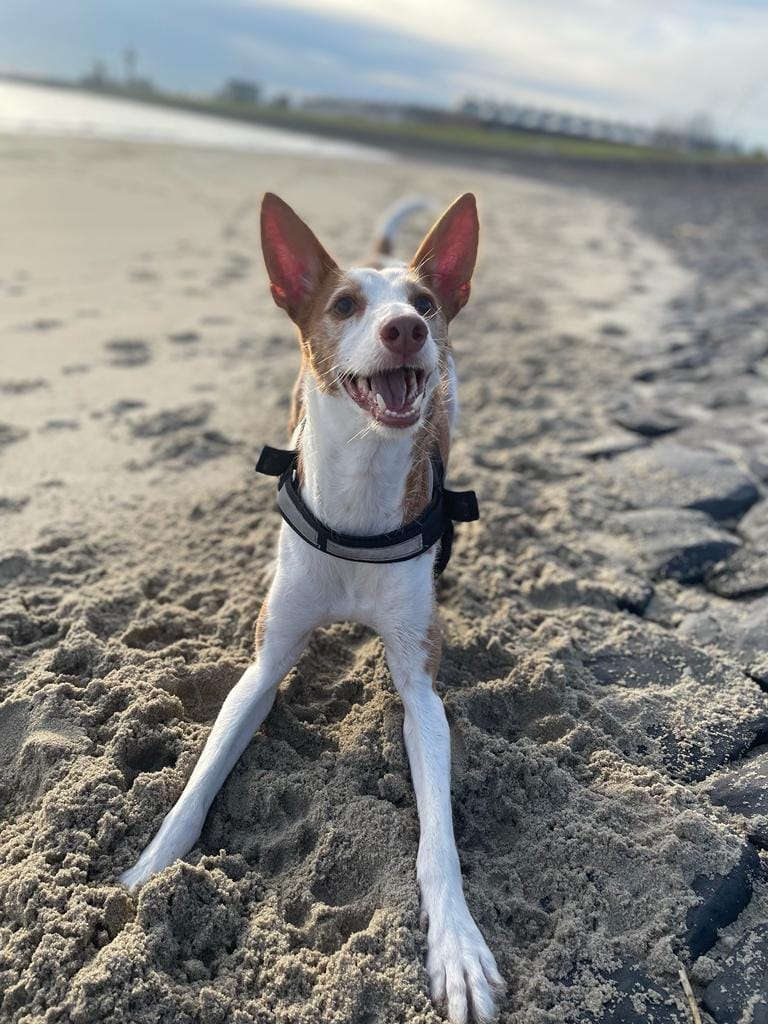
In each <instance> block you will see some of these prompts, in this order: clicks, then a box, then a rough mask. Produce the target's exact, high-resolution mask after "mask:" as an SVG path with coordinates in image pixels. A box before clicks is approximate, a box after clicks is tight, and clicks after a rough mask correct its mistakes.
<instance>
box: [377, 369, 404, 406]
mask: <svg viewBox="0 0 768 1024" xmlns="http://www.w3.org/2000/svg"><path fill="white" fill-rule="evenodd" d="M371 388H372V389H373V391H374V393H375V392H378V393H379V394H380V395H381V397H382V398H383V399H384V404H385V405H386V407H387V408H388V409H391V410H392V412H402V411H403V409H405V396H406V394H407V392H408V387H407V385H406V382H405V371H404V370H390V371H389V372H387V373H375V374H374V375H373V376H372V377H371Z"/></svg>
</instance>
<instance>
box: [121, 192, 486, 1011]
mask: <svg viewBox="0 0 768 1024" xmlns="http://www.w3.org/2000/svg"><path fill="white" fill-rule="evenodd" d="M402 213H403V211H402V210H401V211H400V215H395V216H394V217H393V218H391V220H390V224H389V226H388V227H387V228H385V230H384V231H383V232H382V233H381V235H380V238H379V241H378V245H376V246H375V255H374V257H373V258H372V259H370V260H369V261H367V262H366V264H365V265H363V266H362V267H357V268H354V269H351V270H342V269H341V268H340V267H339V266H338V265H337V264H336V262H335V261H334V259H333V258H332V257H331V256H330V255H329V254H328V252H327V251H326V250H325V249H324V248H323V246H322V245H321V244H320V242H319V241H318V239H317V238H316V237H315V235H314V234H313V233H312V231H311V230H310V228H309V227H308V226H307V225H306V224H305V223H304V221H302V220H301V219H300V218H299V217H298V215H297V214H296V213H295V212H294V211H293V210H292V209H291V207H290V206H288V205H287V204H286V203H285V202H283V200H281V199H280V198H278V197H277V196H275V195H273V194H271V193H268V194H267V195H266V196H265V197H264V200H263V203H262V208H261V238H262V249H263V253H264V259H265V263H266V268H267V273H268V276H269V281H270V287H271V291H272V296H273V298H274V301H275V302H276V303H277V305H278V306H279V307H281V308H282V309H284V310H285V311H286V313H287V314H288V316H289V317H290V318H291V319H292V320H293V321H294V323H295V324H296V326H297V327H298V333H299V342H300V347H301V359H302V362H301V370H300V373H299V378H298V381H297V385H296V387H295V389H294V393H293V403H292V410H291V430H292V450H291V451H285V452H281V451H279V450H277V449H265V451H264V453H262V458H261V459H260V466H259V467H257V468H261V469H262V470H263V471H264V472H268V473H272V474H274V475H279V476H280V488H279V491H278V503H279V505H280V510H281V513H282V515H283V519H284V522H283V523H282V524H281V532H280V539H279V546H278V558H277V565H276V569H275V575H274V577H273V579H272V583H271V586H270V589H269V591H268V594H267V598H266V600H265V601H264V603H263V605H262V607H261V610H260V613H259V616H258V620H257V624H256V632H255V656H254V661H253V663H252V664H251V665H250V666H249V667H248V668H247V669H246V671H245V673H244V674H243V676H242V677H241V679H240V680H239V682H238V683H237V684H236V686H235V687H234V688H233V689H232V691H231V692H230V693H229V695H228V696H227V698H226V700H225V701H224V704H223V705H222V708H221V711H220V712H219V715H218V717H217V718H216V721H215V723H214V725H213V728H212V729H211V733H210V735H209V737H208V740H207V742H206V745H205V748H204V750H203V752H202V754H201V756H200V759H199V761H198V763H197V765H196V767H195V769H194V771H193V772H192V775H191V777H190V779H189V782H188V783H187V785H186V787H185V789H184V791H183V793H182V794H181V796H180V797H179V799H178V801H177V802H176V804H175V805H174V806H173V808H172V809H171V810H170V812H169V813H168V814H167V815H166V817H165V819H164V820H163V822H162V824H161V826H160V829H159V831H158V832H157V834H156V835H155V837H154V839H152V841H151V842H150V843H149V845H148V846H147V847H146V849H145V850H144V852H143V853H142V854H141V856H140V857H139V859H138V861H137V862H136V864H135V865H134V866H133V867H132V868H131V869H130V870H128V871H126V872H125V873H124V874H123V875H122V876H121V881H122V882H123V883H124V884H125V885H126V886H127V887H128V888H129V889H130V890H135V889H137V888H138V887H139V886H141V885H142V884H143V883H144V882H146V881H147V879H148V878H150V876H152V875H153V874H155V873H156V872H158V871H160V870H162V869H163V868H165V867H167V866H168V865H169V864H171V863H172V862H173V861H175V860H177V859H178V858H179V857H182V856H183V855H184V854H185V853H187V852H188V851H189V849H190V848H191V847H192V846H193V844H194V843H195V841H196V840H197V839H198V837H199V835H200V832H201V831H202V828H203V823H204V821H205V817H206V814H207V813H208V810H209V808H210V806H211V803H212V801H213V799H214V797H215V795H216V793H217V792H218V790H219V789H220V787H221V785H222V783H223V782H224V780H225V779H226V777H227V776H228V775H229V773H230V772H231V770H232V768H233V767H234V765H235V763H236V762H237V760H238V758H239V757H240V755H241V754H242V753H243V751H244V750H245V748H246V746H247V745H248V743H249V742H250V740H251V738H252V736H253V734H254V732H255V730H256V729H257V728H258V727H259V725H260V724H261V723H262V722H263V721H264V719H265V717H266V716H267V714H268V713H269V710H270V708H271V706H272V703H273V701H274V699H275V694H276V692H277V687H278V685H279V683H280V681H281V680H282V678H283V677H284V676H285V674H286V673H287V672H288V671H289V670H290V669H291V668H292V667H293V665H294V664H295V663H296V661H297V659H298V658H299V655H300V654H301V652H302V651H303V650H304V648H305V646H306V644H307V642H308V640H309V637H310V634H311V633H312V631H313V630H314V629H315V628H317V627H320V626H325V625H329V624H330V623H333V622H338V621H355V622H359V623H362V624H364V625H366V626H368V627H370V628H372V629H373V630H375V631H376V632H378V634H379V635H380V636H381V638H382V640H383V643H384V648H385V653H386V658H387V663H388V665H389V669H390V671H391V674H392V679H393V682H394V685H395V688H396V689H397V692H398V694H399V695H400V697H401V699H402V702H403V707H404V723H403V736H404V740H405V747H406V750H407V754H408V758H409V762H410V768H411V775H412V779H413V786H414V790H415V795H416V804H417V808H418V814H419V823H420V839H419V846H418V854H417V858H416V874H417V881H418V886H419V892H420V901H421V911H422V924H423V926H424V928H425V929H426V932H427V949H428V952H427V973H428V976H429V985H430V993H431V996H432V999H433V1000H434V1001H435V1003H437V1004H438V1005H441V1006H444V1007H445V1009H446V1011H447V1016H448V1019H449V1020H450V1021H451V1022H453V1024H464V1022H465V1021H467V1020H468V1019H470V1018H474V1019H475V1020H476V1021H478V1022H485V1021H489V1020H491V1019H492V1018H493V1017H494V1015H495V1012H496V1001H497V998H498V996H499V995H500V993H501V992H502V991H503V987H504V983H503V981H502V978H501V976H500V974H499V971H498V969H497V966H496V962H495V960H494V957H493V955H492V953H491V952H490V950H489V948H488V946H487V944H486V942H485V940H484V938H483V936H482V935H481V933H480V930H479V929H478V927H477V925H476V924H475V922H474V920H473V918H472V916H471V914H470V912H469V909H468V907H467V904H466V901H465V898H464V893H463V889H462V880H461V871H460V866H459V858H458V854H457V851H456V843H455V839H454V833H453V823H452V815H451V794H450V770H451V764H450V736H449V729H448V722H447V719H446V715H445V710H444V708H443V703H442V701H441V699H440V697H439V696H438V694H437V692H436V690H435V680H436V676H437V671H438V665H439V661H440V651H441V640H440V627H439V622H438V613H437V606H436V597H435V568H436V566H437V567H440V566H441V564H442V563H444V562H445V560H446V557H447V554H449V553H450V529H449V528H450V526H451V519H452V518H458V519H461V518H465V519H471V518H475V517H476V516H475V514H473V512H472V510H471V508H469V509H468V508H467V503H469V505H470V506H471V503H472V498H473V496H472V495H471V492H468V493H465V494H463V495H457V494H456V493H455V492H449V491H447V490H445V489H444V485H443V474H444V472H445V467H447V465H448V455H449V448H450V442H451V435H452V433H453V430H454V428H455V424H456V417H457V412H458V402H457V394H456V391H457V380H456V369H455V360H454V356H453V354H452V351H451V346H450V343H449V340H448V326H449V323H450V321H452V320H453V318H454V317H455V316H456V315H457V314H458V313H459V311H460V310H461V309H462V307H463V306H464V305H465V303H466V302H467V299H468V298H469V293H470V284H471V279H472V273H473V270H474V267H475V260H476V255H477V245H478V234H479V223H478V216H477V208H476V203H475V198H474V196H473V195H472V194H470V193H466V194H465V195H462V196H460V197H459V198H458V199H456V201H455V202H454V203H453V204H452V205H451V206H450V207H449V208H448V209H447V210H446V211H445V213H444V214H443V215H442V216H441V217H440V218H439V219H438V220H437V222H436V223H435V225H434V226H433V227H432V229H431V230H430V231H429V232H428V234H427V235H426V237H425V238H424V240H423V242H422V243H421V245H420V246H419V248H418V251H417V252H416V255H415V257H414V258H413V260H412V261H411V263H410V264H407V265H406V264H404V263H398V262H396V261H394V260H393V259H392V258H391V257H390V253H391V248H392V235H393V229H394V225H396V223H397V222H398V216H399V220H402V219H403V217H402ZM462 510H463V512H465V513H466V514H464V515H462Z"/></svg>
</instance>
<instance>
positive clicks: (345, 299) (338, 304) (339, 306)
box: [333, 295, 357, 320]
mask: <svg viewBox="0 0 768 1024" xmlns="http://www.w3.org/2000/svg"><path fill="white" fill-rule="evenodd" d="M356 309H357V306H356V305H355V300H354V299H351V298H350V297H349V296H348V295H342V296H341V298H340V299H336V301H335V302H334V304H333V312H334V313H335V314H336V316H340V317H341V318H342V320H346V318H347V317H348V316H352V314H353V313H354V312H355V310H356Z"/></svg>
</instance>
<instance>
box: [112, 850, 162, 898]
mask: <svg viewBox="0 0 768 1024" xmlns="http://www.w3.org/2000/svg"><path fill="white" fill-rule="evenodd" d="M153 874H155V872H154V871H153V870H152V868H151V867H149V866H147V865H145V864H142V863H141V858H139V859H138V860H137V861H136V863H135V864H134V865H133V867H132V868H128V870H127V871H124V872H123V873H122V875H120V878H119V881H120V884H121V885H124V886H125V888H126V889H127V890H128V892H136V890H137V889H140V888H141V886H142V885H144V883H145V882H148V881H149V879H150V878H151V877H152V875H153Z"/></svg>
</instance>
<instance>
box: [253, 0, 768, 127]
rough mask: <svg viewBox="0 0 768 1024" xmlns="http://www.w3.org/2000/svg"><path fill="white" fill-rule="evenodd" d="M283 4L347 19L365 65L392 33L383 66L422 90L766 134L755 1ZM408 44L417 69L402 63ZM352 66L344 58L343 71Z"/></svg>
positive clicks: (343, 0)
mask: <svg viewBox="0 0 768 1024" xmlns="http://www.w3.org/2000/svg"><path fill="white" fill-rule="evenodd" d="M235 2H236V3H237V4H238V5H239V6H241V7H242V6H247V7H250V8H251V9H252V10H254V11H264V10H265V9H266V7H267V5H265V4H264V3H262V2H261V0H235ZM281 10H282V11H283V12H284V16H285V17H288V15H289V12H292V13H293V14H294V15H295V16H296V17H299V18H300V17H302V16H303V17H310V18H311V19H314V20H315V21H316V20H325V21H326V22H327V23H329V24H333V25H339V26H346V27H347V31H348V32H349V33H350V34H351V35H352V36H353V37H358V36H360V38H358V45H359V51H360V53H361V54H362V53H372V54H373V56H374V65H375V63H376V61H375V50H376V47H375V39H372V37H373V36H375V35H376V33H377V32H378V33H380V34H381V36H382V39H392V38H399V39H400V40H402V41H403V47H404V52H403V54H402V55H400V56H399V58H397V61H398V65H399V66H398V68H397V69H395V68H392V69H391V70H393V71H394V70H399V71H401V72H403V73H407V74H408V75H409V77H410V78H411V79H413V78H419V79H420V81H421V89H422V92H423V94H424V95H426V96H434V95H437V94H441V95H443V96H447V97H449V98H455V97H456V95H457V94H459V93H461V92H472V91H474V92H479V93H485V94H493V95H496V96H498V97H499V98H502V99H521V100H523V101H528V102H538V103H541V104H543V105H545V104H553V105H560V106H567V107H569V108H571V109H574V110H577V111H582V112H584V113H590V114H598V115H603V116H613V117H616V118H620V119H626V120H640V121H646V122H653V121H655V120H657V119H659V118H662V117H678V118H682V117H686V116H690V115H691V114H693V113H695V112H698V111H703V110H706V111H709V112H710V113H712V114H713V116H714V117H715V120H716V121H717V122H718V123H719V125H720V127H721V129H722V130H723V131H725V132H726V133H731V132H734V133H740V134H744V135H747V136H748V137H750V138H751V139H761V140H762V141H764V142H765V141H768V114H766V113H765V111H768V102H767V101H768V71H766V61H765V53H766V49H768V5H766V4H765V3H763V2H761V0H753V2H749V0H678V2H677V3H674V4H670V3H662V2H660V0H646V2H644V3H643V4H629V3H627V2H626V0H570V2H568V0H515V2H509V0H441V2H440V4H439V6H438V5H436V4H434V3H424V2H423V0H422V2H419V0H416V2H403V0H388V2H386V3H381V2H380V0H286V2H284V3H283V4H282V6H281ZM342 31H343V30H342ZM414 44H415V45H416V54H417V55H418V50H419V48H420V50H421V54H422V59H424V63H425V65H426V66H425V69H424V73H423V74H421V75H420V76H419V75H418V73H417V68H416V67H413V66H411V67H408V65H407V61H408V58H409V56H410V57H411V58H413V56H414ZM331 46H332V49H333V50H343V49H344V47H340V46H339V44H338V42H336V43H332V44H331ZM435 53H439V54H440V55H441V58H442V59H440V60H439V61H437V62H435V60H434V54H435ZM347 56H348V58H349V54H347ZM426 58H431V59H426ZM416 59H417V60H418V56H416ZM358 64H359V61H356V60H355V59H354V55H352V57H351V58H350V72H351V75H352V76H353V77H356V76H357V75H359V74H360V69H359V68H358V67H357V65H358ZM436 64H437V66H436ZM380 70H381V69H380V68H376V71H377V73H378V72H380ZM430 70H431V72H432V73H433V75H434V74H435V73H437V75H438V77H437V79H435V78H434V77H432V78H430V77H429V72H430ZM362 77H363V78H364V77H365V76H364V75H363V76H362ZM370 80H371V82H373V81H374V78H373V77H371V79H370ZM325 91H329V90H325Z"/></svg>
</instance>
